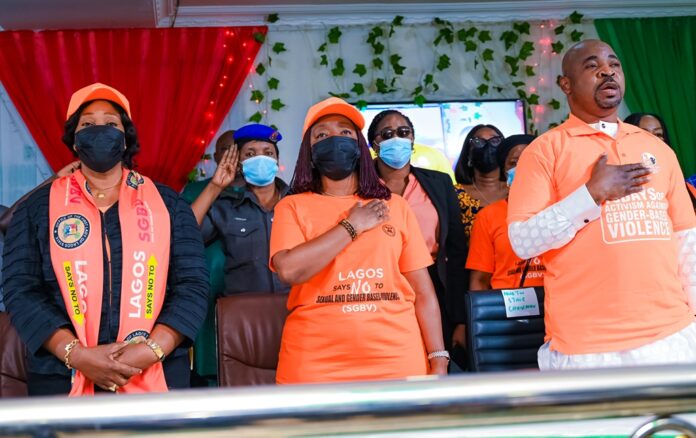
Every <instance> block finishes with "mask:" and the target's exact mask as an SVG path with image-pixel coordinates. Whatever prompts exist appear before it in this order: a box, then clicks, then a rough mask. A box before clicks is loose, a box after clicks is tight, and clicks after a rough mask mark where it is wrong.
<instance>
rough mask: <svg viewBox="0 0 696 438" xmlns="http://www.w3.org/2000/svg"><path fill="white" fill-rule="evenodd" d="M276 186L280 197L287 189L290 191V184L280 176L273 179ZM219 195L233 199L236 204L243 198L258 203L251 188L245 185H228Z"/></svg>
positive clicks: (285, 193)
mask: <svg viewBox="0 0 696 438" xmlns="http://www.w3.org/2000/svg"><path fill="white" fill-rule="evenodd" d="M274 184H275V185H276V187H278V190H279V191H280V197H281V198H283V197H284V196H285V195H287V194H288V191H290V186H289V185H287V184H286V183H285V181H283V180H282V179H280V178H276V179H275V183H274ZM220 197H225V198H230V199H232V200H233V201H234V203H235V204H236V205H238V204H241V203H242V202H244V201H245V200H247V199H248V200H250V201H251V202H253V203H255V204H258V200H257V199H256V195H254V192H252V191H251V190H249V189H247V186H246V185H244V186H242V187H228V188H226V189H225V191H223V192H222V194H221V195H220Z"/></svg>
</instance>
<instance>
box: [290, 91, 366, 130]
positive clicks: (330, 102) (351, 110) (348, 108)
mask: <svg viewBox="0 0 696 438" xmlns="http://www.w3.org/2000/svg"><path fill="white" fill-rule="evenodd" d="M334 114H337V115H339V116H345V117H347V118H348V119H349V120H350V121H351V122H353V123H355V125H356V126H357V127H358V129H360V130H362V129H363V128H364V127H365V118H364V117H363V115H362V113H360V110H358V109H357V108H356V107H354V106H353V105H351V104H349V103H348V102H346V101H345V100H343V99H340V98H338V97H329V98H328V99H325V100H322V101H321V102H319V103H316V104H314V105H312V106H311V107H310V108H309V110H308V111H307V116H306V117H305V122H304V128H302V134H303V135H304V133H306V132H307V130H308V129H309V128H310V127H311V126H312V125H313V124H315V123H316V121H317V120H319V119H321V118H322V117H324V116H328V115H334Z"/></svg>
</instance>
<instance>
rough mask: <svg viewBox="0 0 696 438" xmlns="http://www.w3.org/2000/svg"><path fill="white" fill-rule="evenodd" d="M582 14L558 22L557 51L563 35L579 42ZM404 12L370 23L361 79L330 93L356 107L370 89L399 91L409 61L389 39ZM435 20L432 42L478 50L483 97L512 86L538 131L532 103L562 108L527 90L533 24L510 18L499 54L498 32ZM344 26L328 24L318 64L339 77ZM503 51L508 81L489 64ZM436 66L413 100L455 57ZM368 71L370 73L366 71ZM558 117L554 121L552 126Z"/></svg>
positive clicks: (434, 85)
mask: <svg viewBox="0 0 696 438" xmlns="http://www.w3.org/2000/svg"><path fill="white" fill-rule="evenodd" d="M582 18H583V15H582V14H580V13H578V12H577V11H575V12H573V13H572V14H571V15H570V16H569V17H568V18H567V19H566V21H565V23H564V24H561V25H558V26H557V27H555V29H554V35H555V36H556V38H555V40H554V41H553V42H552V43H551V44H550V47H551V50H552V51H553V52H554V53H559V54H560V53H561V52H562V51H563V49H564V48H565V44H564V41H566V42H567V41H568V39H569V40H570V41H572V42H578V41H580V40H581V39H582V36H583V32H581V31H580V30H578V29H575V28H573V25H577V24H580V23H581V22H582ZM403 20H404V17H402V16H396V17H394V19H393V20H392V21H391V23H383V24H378V25H376V26H374V27H372V28H371V29H370V30H369V32H368V34H367V36H366V39H365V41H366V43H367V44H369V45H370V47H371V49H372V59H371V60H370V61H369V62H358V63H356V64H355V66H354V67H353V69H352V73H354V74H355V75H357V76H358V77H360V79H361V80H360V82H355V83H353V85H352V88H350V90H341V89H340V88H341V87H339V90H338V91H332V92H330V93H329V94H330V95H332V96H336V97H341V98H344V99H351V100H353V101H355V102H356V105H357V106H358V107H361V108H362V107H364V106H365V105H366V104H367V103H366V101H365V100H364V96H365V95H366V94H367V93H368V92H369V93H379V94H389V93H392V92H394V91H396V84H397V81H398V79H399V78H400V77H401V76H402V75H403V74H404V72H405V70H406V67H405V66H403V65H402V64H401V60H402V57H401V55H399V54H398V53H392V52H391V49H390V39H391V37H392V36H393V35H394V32H395V29H396V28H398V27H400V26H402V25H403ZM433 25H434V26H435V27H436V28H437V33H436V36H435V38H434V40H433V47H434V48H435V50H437V47H439V46H441V45H442V46H444V45H449V46H453V45H455V44H456V45H461V46H463V47H462V48H463V50H464V51H465V52H474V53H475V55H476V56H475V60H474V68H475V69H479V68H482V69H483V75H482V77H483V81H482V82H481V83H480V84H479V85H478V86H477V87H476V92H477V93H478V95H479V96H480V97H483V96H485V95H487V94H489V93H490V92H491V90H492V89H495V90H496V91H497V92H502V91H503V90H504V89H507V88H512V89H514V90H515V93H516V94H517V96H518V97H519V98H520V99H521V100H523V101H525V102H526V104H527V105H526V106H527V111H526V114H525V115H526V118H527V123H528V127H529V132H532V133H534V134H538V129H537V127H536V125H535V123H534V116H533V114H534V113H533V109H532V107H533V106H536V105H547V106H549V107H550V108H553V109H554V110H557V109H559V108H560V102H559V101H558V100H556V99H550V100H549V101H547V102H544V103H542V102H541V100H540V99H541V98H540V96H539V95H538V94H537V93H533V92H530V93H528V92H527V91H526V90H525V85H526V83H525V82H524V80H523V79H524V78H529V77H534V76H536V71H535V69H534V66H533V65H530V64H527V61H528V59H529V58H530V57H531V56H532V55H533V54H534V51H535V48H536V47H535V43H534V42H533V41H531V40H530V39H529V38H530V34H531V33H530V28H531V24H530V23H529V22H527V21H525V22H514V23H511V24H510V29H509V30H505V31H503V32H502V33H501V34H500V35H499V37H498V38H499V40H500V41H502V42H503V43H504V45H505V53H504V54H498V53H496V52H495V51H494V50H493V49H492V48H491V47H488V46H487V43H488V42H491V41H493V38H494V35H492V34H491V31H490V30H486V29H478V28H476V27H475V26H473V25H471V26H468V27H467V26H464V27H461V28H457V27H456V26H455V24H454V23H452V22H450V21H447V20H443V19H441V18H435V19H433ZM341 35H342V32H341V30H340V28H339V27H333V28H331V29H329V31H328V32H327V34H326V40H325V42H324V43H323V44H322V45H321V46H320V47H319V49H318V54H319V65H320V66H323V67H326V68H330V71H331V74H332V76H334V77H336V78H338V77H342V76H344V74H345V72H346V71H347V67H346V65H345V61H344V60H343V58H341V57H338V58H336V59H334V60H331V59H330V52H329V48H330V46H331V45H337V44H339V41H340V38H341ZM497 56H498V57H499V56H502V57H503V58H502V61H503V63H504V65H505V67H506V69H507V71H508V73H509V79H510V82H509V84H503V85H505V86H501V84H497V85H496V84H494V83H493V81H492V79H491V73H490V66H491V65H492V63H493V62H495V61H496V57H497ZM434 58H435V62H434V65H433V67H432V69H431V70H430V71H429V72H427V71H424V72H422V78H421V80H420V82H419V84H418V85H417V86H416V87H415V88H414V89H413V90H411V92H410V95H411V97H412V98H413V102H414V103H415V104H417V105H421V106H422V105H423V104H424V103H426V101H427V99H426V97H425V95H426V94H428V95H432V94H434V93H436V92H437V91H438V90H439V89H440V86H439V85H438V82H437V76H436V75H438V74H439V73H441V72H444V71H446V70H447V69H449V68H451V66H452V60H451V59H450V57H449V56H448V55H446V54H439V56H435V57H434ZM368 73H371V74H370V75H368ZM557 124H558V123H551V124H550V125H549V128H551V127H553V126H556V125H557Z"/></svg>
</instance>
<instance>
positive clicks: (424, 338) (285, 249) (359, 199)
mask: <svg viewBox="0 0 696 438" xmlns="http://www.w3.org/2000/svg"><path fill="white" fill-rule="evenodd" d="M364 123H365V122H364V120H363V117H362V115H361V114H360V112H359V111H358V110H357V109H356V108H355V107H353V106H351V105H350V104H348V103H347V102H345V101H343V100H341V99H338V98H329V99H326V100H324V101H322V102H319V103H318V104H316V105H314V106H313V107H311V108H310V109H309V111H308V113H307V117H306V119H305V125H304V138H303V140H302V145H301V147H300V152H299V157H298V159H297V165H296V167H295V175H294V177H293V180H292V184H291V187H292V188H291V190H292V192H293V193H294V195H292V196H288V197H286V198H284V199H283V200H281V201H280V202H279V203H278V205H277V206H276V213H275V221H274V224H273V230H272V233H271V251H270V256H271V267H272V269H274V270H275V271H277V272H278V275H279V277H280V278H281V280H284V281H285V282H287V283H289V284H291V285H292V289H291V291H290V296H289V299H288V309H289V310H290V314H289V316H288V318H287V321H286V323H285V328H284V331H283V338H282V343H281V350H280V356H279V362H278V372H277V381H278V382H279V383H304V382H335V381H349V380H376V379H394V378H404V377H407V376H413V375H423V374H428V373H430V374H446V372H447V362H448V360H449V355H448V353H447V351H446V350H445V349H444V345H443V341H442V331H441V330H442V329H441V324H440V310H439V307H438V304H437V298H436V296H435V291H434V289H433V285H432V282H431V281H430V276H429V275H428V270H427V267H428V266H429V265H431V264H432V263H433V260H432V258H431V257H430V253H429V251H428V249H427V247H426V246H425V242H424V240H423V237H422V235H421V233H420V230H419V228H418V222H417V220H416V218H415V216H414V214H413V212H412V211H411V210H410V208H409V207H408V204H407V203H406V201H405V200H404V199H403V198H401V197H399V196H397V195H392V194H391V192H390V191H389V189H388V188H387V187H385V186H384V185H383V184H381V183H380V181H379V178H378V176H377V173H376V171H375V168H374V163H373V161H372V158H371V156H370V152H369V150H368V148H367V142H366V141H365V138H364V137H363V135H362V133H361V131H360V130H361V129H362V128H363V126H364Z"/></svg>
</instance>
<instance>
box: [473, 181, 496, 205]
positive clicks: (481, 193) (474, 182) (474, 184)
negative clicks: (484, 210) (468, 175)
mask: <svg viewBox="0 0 696 438" xmlns="http://www.w3.org/2000/svg"><path fill="white" fill-rule="evenodd" d="M471 185H473V186H474V188H475V189H476V191H477V192H478V193H479V195H481V197H482V198H483V200H484V201H486V205H491V201H489V200H488V198H486V195H484V194H483V192H482V191H481V189H479V188H478V186H477V185H476V181H475V180H473V179H472V180H471ZM480 202H481V201H480V200H479V203H480Z"/></svg>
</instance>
